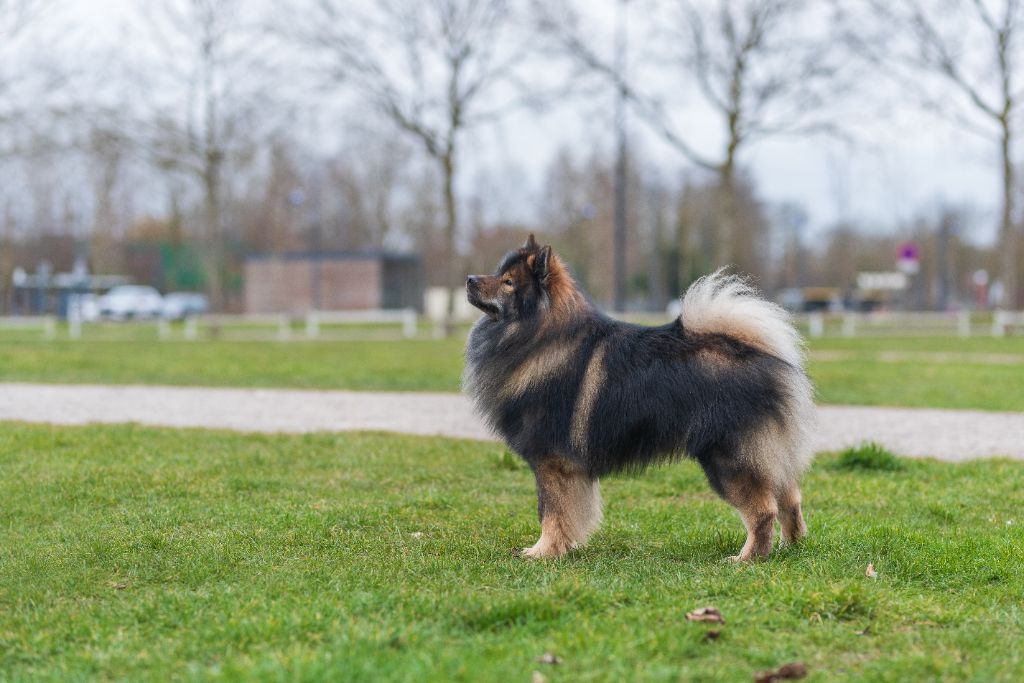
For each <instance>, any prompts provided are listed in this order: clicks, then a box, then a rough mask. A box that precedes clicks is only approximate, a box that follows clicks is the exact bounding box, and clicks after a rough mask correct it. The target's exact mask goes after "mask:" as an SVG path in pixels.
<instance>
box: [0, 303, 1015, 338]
mask: <svg viewBox="0 0 1024 683" xmlns="http://www.w3.org/2000/svg"><path fill="white" fill-rule="evenodd" d="M624 317H625V318H627V319H629V320H631V321H633V322H638V323H641V324H651V325H654V324H660V323H663V322H664V321H665V316H664V315H657V314H644V315H629V316H624ZM421 320H422V321H424V322H425V321H426V320H427V318H425V317H424V318H421V317H420V316H418V315H417V313H416V311H415V310H414V309H411V308H408V309H399V310H374V311H310V312H307V313H303V314H276V313H271V314H241V315H237V314H206V315H201V316H195V317H189V318H187V319H186V320H185V321H184V322H183V323H181V324H177V323H171V322H169V321H167V320H163V319H160V320H146V321H141V320H140V321H134V322H133V323H129V324H128V326H130V327H134V328H136V329H140V328H144V329H149V330H155V331H156V337H157V339H161V340H170V339H185V340H195V339H199V338H200V337H201V336H202V337H206V338H220V337H222V336H224V334H226V333H228V334H229V335H230V336H231V338H232V339H253V340H266V339H272V340H279V341H288V340H296V339H303V338H305V339H320V338H324V337H329V336H331V335H332V334H333V335H334V336H336V337H337V336H338V331H339V330H341V331H342V332H346V333H352V331H353V328H357V327H359V326H372V327H376V326H385V327H388V326H395V327H396V328H397V332H398V334H399V335H400V336H401V337H403V338H406V339H409V338H413V337H416V336H417V335H418V334H419V332H420V322H421ZM795 320H796V323H797V325H798V326H799V327H800V328H801V329H802V330H804V331H805V332H806V334H807V335H808V336H809V337H811V338H812V339H817V338H822V337H884V336H932V335H935V336H950V335H953V336H960V337H971V336H992V337H1005V336H1010V335H1013V336H1016V335H1024V311H993V312H992V313H972V312H969V311H961V312H955V313H934V312H874V313H854V312H843V313H805V314H800V315H797V316H795ZM435 323H436V321H435ZM125 325H126V324H125V323H113V322H92V321H88V322H87V321H83V320H81V319H70V318H69V319H68V320H67V321H66V325H62V324H61V322H60V321H58V319H57V318H56V317H55V316H0V332H5V331H7V332H12V333H18V334H25V335H26V336H27V335H29V334H31V333H37V334H39V336H40V337H42V338H43V339H44V340H53V339H57V338H58V337H63V336H64V334H65V333H66V335H67V338H68V339H72V340H75V339H80V338H82V336H83V330H93V331H95V330H99V329H102V328H107V329H114V328H118V329H123V328H124V327H125ZM437 327H438V325H437V324H435V325H434V328H435V330H434V336H438V331H437V329H436V328H437ZM325 328H326V329H325ZM331 328H337V329H333V330H332V329H331ZM344 328H348V330H345V329H344ZM65 331H66V332H65ZM147 334H152V333H151V332H149V333H147ZM387 334H388V335H390V334H391V333H387ZM89 335H90V337H91V338H98V337H102V335H99V334H95V333H94V332H90V333H89ZM369 336H373V335H372V334H371V335H369ZM377 337H378V338H379V337H380V335H379V334H378V335H377ZM107 338H123V336H121V337H119V336H118V335H117V334H113V335H111V336H109V337H107ZM148 338H150V339H151V338H152V337H148Z"/></svg>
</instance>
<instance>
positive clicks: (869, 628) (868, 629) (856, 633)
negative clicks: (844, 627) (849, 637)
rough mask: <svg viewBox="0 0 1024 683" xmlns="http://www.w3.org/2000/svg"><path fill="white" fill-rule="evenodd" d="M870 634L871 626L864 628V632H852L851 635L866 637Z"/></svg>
mask: <svg viewBox="0 0 1024 683" xmlns="http://www.w3.org/2000/svg"><path fill="white" fill-rule="evenodd" d="M870 633H871V626H865V627H864V630H862V631H854V632H853V635H855V636H866V635H870Z"/></svg>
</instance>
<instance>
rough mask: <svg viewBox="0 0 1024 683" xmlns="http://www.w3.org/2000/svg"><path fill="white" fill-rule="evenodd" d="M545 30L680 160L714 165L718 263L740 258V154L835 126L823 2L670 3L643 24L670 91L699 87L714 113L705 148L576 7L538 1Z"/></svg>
mask: <svg viewBox="0 0 1024 683" xmlns="http://www.w3.org/2000/svg"><path fill="white" fill-rule="evenodd" d="M536 7H537V12H538V16H539V18H540V24H541V28H542V29H543V30H544V32H545V33H546V34H547V35H550V36H552V37H553V38H554V40H555V42H556V43H557V44H558V45H559V46H560V47H561V49H562V50H563V51H564V52H565V53H566V54H568V55H569V56H570V57H571V58H572V59H574V60H575V61H576V62H577V63H578V64H580V65H581V66H582V67H584V68H585V69H586V70H587V71H589V72H591V73H596V74H599V75H602V76H604V77H605V78H607V79H608V80H610V81H611V82H612V83H614V85H615V86H616V87H617V88H618V89H620V92H622V93H623V94H624V95H625V97H626V98H627V99H628V101H629V102H630V103H631V105H632V109H633V111H634V112H635V113H636V114H637V115H638V117H639V118H640V119H641V120H643V121H644V122H646V123H647V124H648V125H649V126H650V127H651V128H652V129H653V130H654V131H656V132H657V133H658V134H659V135H660V136H661V137H662V138H663V139H664V140H665V141H666V142H668V143H669V144H670V145H671V146H672V147H673V148H675V149H676V150H677V151H678V152H680V153H681V154H682V155H683V157H684V158H686V159H687V160H688V161H690V162H691V163H693V164H695V165H697V166H698V167H700V168H703V169H705V170H708V171H711V172H712V173H714V174H715V176H716V178H717V180H718V188H719V197H718V204H719V209H718V211H717V214H718V226H717V233H718V234H717V239H716V252H717V253H716V261H717V262H718V263H719V264H726V263H729V262H730V261H732V260H733V258H734V244H735V242H736V241H737V240H738V239H740V238H741V235H739V234H737V225H736V220H737V208H736V200H735V195H736V184H737V165H738V163H739V156H740V154H741V152H742V151H743V150H744V149H746V148H747V147H749V146H751V145H753V144H755V143H757V142H759V141H761V140H764V139H766V138H770V137H777V136H786V135H807V134H811V133H816V132H835V130H836V126H835V125H834V123H833V122H832V120H831V118H830V117H829V116H828V112H827V109H828V105H829V104H830V101H831V96H832V94H833V93H834V92H835V90H836V88H835V85H836V82H837V79H838V78H839V77H840V75H841V69H840V66H839V55H838V54H837V52H836V50H835V49H834V44H833V41H832V40H831V28H830V25H829V22H828V18H827V16H825V14H824V13H823V11H822V9H821V7H819V6H816V5H813V4H812V3H809V2H807V1H806V0H742V1H737V0H707V1H703V2H701V1H698V0H692V1H691V0H672V1H670V2H662V3H659V4H658V5H657V8H658V11H656V12H655V13H653V17H649V18H648V20H647V21H646V22H645V31H646V33H647V36H646V39H645V40H644V41H643V42H644V44H645V45H648V46H649V47H650V48H652V49H653V56H654V58H655V59H656V60H657V65H656V66H657V69H658V71H659V73H664V71H665V69H666V67H668V68H670V69H672V71H671V73H673V74H675V77H674V78H673V84H674V88H673V89H674V90H675V91H683V90H686V89H687V87H689V86H691V85H695V86H696V91H697V93H698V94H699V96H700V103H701V105H703V106H704V107H706V108H708V109H710V110H711V111H712V112H713V113H714V114H715V115H716V117H717V119H718V121H719V125H720V127H721V129H722V132H723V139H724V142H723V145H722V148H721V150H720V151H719V152H718V153H717V154H709V153H707V152H705V151H703V149H702V145H701V144H700V141H699V140H698V139H697V138H696V134H695V133H693V132H692V131H689V130H687V127H686V125H685V124H684V123H681V122H680V121H679V119H678V117H677V116H675V115H674V113H673V111H672V109H671V107H670V106H668V105H667V104H666V102H665V99H664V98H663V97H659V96H657V95H656V94H653V93H651V92H649V91H648V90H647V89H646V88H645V87H644V86H643V85H641V84H644V83H650V82H657V81H658V79H657V78H650V79H649V78H645V77H644V76H643V75H642V66H643V65H638V66H637V67H635V68H634V69H633V74H632V78H630V79H627V78H625V77H623V74H622V72H621V71H620V70H619V69H616V68H615V65H614V64H613V62H612V60H610V59H608V58H606V57H605V56H604V55H602V54H601V53H600V51H599V50H598V49H596V44H595V42H594V41H593V40H592V39H591V38H590V37H589V36H590V32H589V31H587V30H586V29H585V28H584V27H583V26H581V24H580V22H579V19H578V18H577V16H576V13H575V12H574V10H573V8H572V7H571V6H570V5H567V4H565V3H564V2H563V3H562V4H561V5H552V4H551V3H545V4H541V3H539V2H538V3H536Z"/></svg>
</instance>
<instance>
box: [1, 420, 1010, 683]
mask: <svg viewBox="0 0 1024 683" xmlns="http://www.w3.org/2000/svg"><path fill="white" fill-rule="evenodd" d="M0 439H2V448H0V466H2V471H3V472H4V476H3V477H2V478H0V495H2V497H3V500H4V504H3V505H2V506H0V680H29V679H31V680H62V681H64V680H82V679H105V680H114V679H118V680H124V679H128V680H139V679H161V680H168V679H171V680H183V679H184V680H252V679H257V680H274V681H281V680H296V681H297V680H310V681H321V680H337V681H344V680H353V681H355V680H361V681H366V680H374V681H377V680H438V681H450V680H470V681H476V680H493V681H529V680H530V678H531V672H532V671H534V670H539V671H541V672H542V673H543V675H544V676H546V677H547V680H548V681H552V682H555V681H601V680H603V681H624V680H629V681H632V680H673V681H674V680H734V681H749V680H751V674H752V672H753V671H755V670H760V669H765V668H769V667H774V666H777V665H780V664H783V663H786V662H789V661H802V662H804V663H805V664H806V665H807V666H808V668H809V670H810V677H809V680H812V681H814V680H817V681H835V680H851V681H863V680H891V681H907V680H929V681H931V680H976V681H999V680H1002V681H1014V680H1021V676H1022V675H1024V607H1022V603H1024V563H1022V562H1021V557H1022V555H1024V516H1022V510H1024V463H1014V462H1008V461H988V462H975V463H970V464H963V465H949V464H940V463H937V462H931V461H905V462H903V461H899V462H897V463H895V468H896V469H887V468H889V467H892V466H893V462H892V461H891V460H888V459H886V458H881V459H879V458H877V457H874V454H870V453H868V454H867V456H864V457H861V458H859V459H847V460H843V461H840V460H839V459H837V458H836V457H835V456H827V457H820V458H819V459H818V462H817V463H816V465H815V467H814V468H813V470H812V471H811V473H810V474H809V476H808V477H807V479H806V482H805V487H804V491H805V506H806V511H807V515H808V524H809V527H810V535H809V537H808V539H807V541H806V543H804V544H803V545H801V546H799V547H796V548H792V549H785V550H783V551H781V552H777V553H776V554H775V555H774V556H773V558H772V559H770V560H769V561H767V562H764V563H760V564H755V565H745V566H734V565H731V564H726V563H723V562H722V558H724V557H725V556H726V555H728V554H731V553H733V552H735V551H736V550H737V549H738V547H739V546H740V545H741V544H742V541H743V532H742V530H741V526H740V523H739V521H738V519H737V517H736V515H735V514H734V513H733V512H732V511H731V510H730V509H729V508H728V507H727V506H726V505H725V504H723V503H722V502H720V501H718V500H717V499H716V498H715V497H714V496H713V495H712V494H711V493H710V492H709V491H708V488H707V486H706V484H705V483H704V481H703V477H702V475H701V473H700V471H699V469H698V468H697V467H696V466H695V465H694V464H692V463H688V462H687V463H681V464H678V465H674V466H671V467H665V468H660V469H657V470H654V471H651V472H648V473H646V474H645V475H642V476H638V477H629V478H616V479H612V480H609V481H607V482H606V483H605V486H604V497H605V499H606V502H607V506H606V523H605V525H604V527H603V528H602V530H601V531H599V532H598V533H597V535H596V536H595V537H594V539H593V541H592V543H591V545H590V546H589V547H587V548H585V549H583V550H580V551H577V552H575V553H573V554H571V555H570V556H569V557H568V558H566V559H562V560H558V561H548V562H531V561H526V560H522V559H520V558H518V557H515V556H514V555H513V552H512V549H513V548H518V547H521V546H524V545H527V544H529V543H532V541H533V540H535V539H534V535H535V534H536V531H537V529H536V526H537V525H536V520H535V514H534V510H535V507H534V498H533V490H532V478H531V476H530V474H529V472H528V470H526V469H524V468H523V467H522V466H519V465H518V461H515V460H510V459H508V458H504V457H502V453H501V451H500V449H498V447H496V446H494V445H492V444H484V443H477V442H469V441H451V440H443V439H423V438H413V437H400V436H386V435H377V434H350V435H315V436H242V435H232V434H227V433H219V432H206V431H188V430H186V431H174V430H156V429H143V428H138V427H130V426H124V427H87V428H53V427H35V426H22V425H11V424H8V425H5V426H4V429H3V431H2V433H0ZM843 463H846V464H847V467H842V466H841V465H842V464H843ZM869 562H871V563H873V564H874V567H875V568H876V570H877V573H878V578H877V579H870V578H867V577H866V576H865V567H866V565H867V564H868V563H869ZM706 605H715V606H717V607H718V608H720V609H721V610H722V612H723V613H724V615H725V617H726V621H727V623H726V624H725V625H724V626H710V625H707V624H698V623H690V622H687V621H686V619H685V616H684V615H685V614H686V612H688V611H691V610H693V609H695V608H698V607H703V606H706ZM711 629H718V630H720V631H721V636H720V637H719V638H718V639H717V640H714V641H706V640H705V633H707V632H708V631H709V630H711ZM545 652H552V653H554V654H556V655H558V656H559V657H561V658H562V659H563V660H564V661H563V663H562V664H560V665H558V666H552V665H549V664H540V663H537V662H536V661H535V660H536V658H537V657H538V656H540V655H542V654H543V653H545Z"/></svg>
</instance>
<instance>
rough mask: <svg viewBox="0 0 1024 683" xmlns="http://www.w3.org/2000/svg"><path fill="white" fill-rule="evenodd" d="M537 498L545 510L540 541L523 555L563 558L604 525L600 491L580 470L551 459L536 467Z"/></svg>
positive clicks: (572, 465)
mask: <svg viewBox="0 0 1024 683" xmlns="http://www.w3.org/2000/svg"><path fill="white" fill-rule="evenodd" d="M537 496H538V497H539V498H540V500H541V503H542V506H543V510H544V513H543V518H542V519H541V524H540V529H541V534H540V539H539V540H538V541H537V542H536V543H535V544H534V545H533V546H531V547H530V548H524V549H523V555H524V556H525V557H530V558H541V557H560V556H562V555H564V554H565V553H567V552H569V551H570V550H572V549H573V548H578V547H580V546H582V545H584V544H585V543H586V542H587V539H588V538H590V535H591V534H592V533H593V532H594V530H596V529H597V527H598V526H599V525H600V524H601V517H602V515H601V490H600V487H599V485H598V482H597V480H596V479H591V478H590V477H588V476H587V475H586V473H584V472H583V470H581V469H580V468H579V467H578V466H576V465H574V464H573V463H571V462H569V461H568V460H564V459H562V458H551V459H548V460H545V461H543V462H542V463H540V464H539V465H538V466H537Z"/></svg>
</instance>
